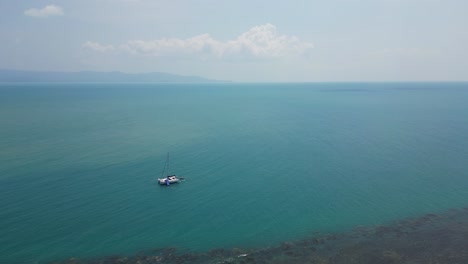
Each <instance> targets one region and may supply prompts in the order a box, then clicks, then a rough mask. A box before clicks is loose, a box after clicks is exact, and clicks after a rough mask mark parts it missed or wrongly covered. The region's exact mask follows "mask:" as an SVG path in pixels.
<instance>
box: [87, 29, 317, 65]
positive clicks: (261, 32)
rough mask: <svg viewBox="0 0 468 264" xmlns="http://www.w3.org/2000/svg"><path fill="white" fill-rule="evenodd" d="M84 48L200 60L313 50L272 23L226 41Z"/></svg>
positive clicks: (142, 42)
mask: <svg viewBox="0 0 468 264" xmlns="http://www.w3.org/2000/svg"><path fill="white" fill-rule="evenodd" d="M84 46H85V47H86V48H89V49H92V50H96V51H101V52H106V51H113V50H117V49H119V50H125V51H127V52H130V53H132V54H139V55H151V56H171V57H174V56H175V57H187V56H197V57H200V58H239V57H256V58H277V57H289V56H297V55H301V54H303V53H305V52H307V51H308V50H310V49H311V48H312V47H313V45H312V43H310V42H304V41H301V40H300V39H299V38H297V37H295V36H287V35H279V34H278V33H277V30H276V27H275V26H274V25H272V24H265V25H260V26H256V27H253V28H251V29H250V30H248V31H247V32H245V33H242V34H241V35H239V36H238V37H237V38H236V39H234V40H229V41H224V42H223V41H220V40H216V39H214V38H213V37H211V36H210V35H209V34H202V35H198V36H194V37H191V38H187V39H177V38H163V39H156V40H131V41H128V42H126V43H124V44H121V45H119V46H118V47H117V48H115V47H114V46H113V45H107V46H106V45H102V44H99V43H97V42H90V41H88V42H86V43H85V44H84Z"/></svg>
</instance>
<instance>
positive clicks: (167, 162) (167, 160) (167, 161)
mask: <svg viewBox="0 0 468 264" xmlns="http://www.w3.org/2000/svg"><path fill="white" fill-rule="evenodd" d="M166 164H167V176H169V152H168V153H167V159H166Z"/></svg>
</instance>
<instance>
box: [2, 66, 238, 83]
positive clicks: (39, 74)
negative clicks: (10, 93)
mask: <svg viewBox="0 0 468 264" xmlns="http://www.w3.org/2000/svg"><path fill="white" fill-rule="evenodd" d="M0 82H67V83H79V82H99V83H114V82H126V83H194V82H196V83H226V82H230V81H221V80H211V79H207V78H203V77H199V76H184V75H176V74H170V73H163V72H150V73H124V72H119V71H112V72H95V71H79V72H65V71H63V72H60V71H23V70H12V69H0Z"/></svg>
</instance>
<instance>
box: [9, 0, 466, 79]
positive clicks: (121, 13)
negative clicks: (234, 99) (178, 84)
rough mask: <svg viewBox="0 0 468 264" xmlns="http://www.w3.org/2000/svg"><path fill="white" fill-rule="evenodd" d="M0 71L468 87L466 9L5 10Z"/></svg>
mask: <svg viewBox="0 0 468 264" xmlns="http://www.w3.org/2000/svg"><path fill="white" fill-rule="evenodd" d="M0 41H1V45H0V68H4V69H5V68H8V69H27V70H54V71H80V70H96V71H123V72H152V71H158V72H168V73H174V74H182V75H198V76H203V77H206V78H211V79H222V80H233V81H247V82H250V81H255V82H256V81H267V82H277V81H279V82H288V81H299V82H303V81H418V80H453V81H457V80H468V1H466V0H322V1H313V0H309V1H274V0H273V1H272V0H270V1H263V0H248V1H244V0H233V1H222V0H193V1H188V0H187V1H182V0H76V1H72V0H67V1H61V0H56V1H43V0H21V1H16V0H0Z"/></svg>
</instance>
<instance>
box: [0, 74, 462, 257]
mask: <svg viewBox="0 0 468 264" xmlns="http://www.w3.org/2000/svg"><path fill="white" fill-rule="evenodd" d="M167 152H170V154H171V164H170V170H171V171H170V172H171V173H175V174H177V175H180V176H184V177H185V178H186V181H184V182H182V183H180V184H177V185H176V184H174V185H171V186H169V187H164V186H159V185H157V182H156V179H157V178H158V177H160V176H161V172H162V170H163V168H164V164H165V159H166V154H167ZM467 186H468V83H312V84H234V83H229V84H91V83H90V84H48V83H34V84H0V245H1V246H0V263H46V262H49V261H55V260H64V259H68V258H70V257H76V258H94V257H100V256H106V255H115V254H121V255H125V254H135V253H136V252H138V251H141V250H149V249H153V248H166V247H177V248H179V249H182V250H190V251H206V250H210V249H212V248H236V247H237V248H256V247H268V246H272V245H277V244H279V243H281V242H283V241H289V240H296V239H301V238H304V237H307V236H310V234H312V233H316V232H342V231H343V232H344V231H347V230H351V229H353V228H355V227H357V226H374V225H381V224H387V223H390V222H392V221H397V220H399V219H403V218H407V217H418V216H420V215H423V214H427V213H437V212H441V211H444V210H447V209H449V208H457V207H463V206H467V205H468V188H467Z"/></svg>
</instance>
